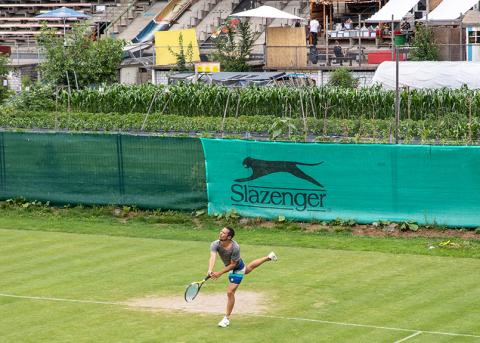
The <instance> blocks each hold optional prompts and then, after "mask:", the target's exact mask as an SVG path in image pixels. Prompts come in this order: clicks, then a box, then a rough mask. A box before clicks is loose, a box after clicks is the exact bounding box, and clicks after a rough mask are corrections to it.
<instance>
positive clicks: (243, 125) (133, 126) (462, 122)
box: [0, 112, 480, 144]
mask: <svg viewBox="0 0 480 343" xmlns="http://www.w3.org/2000/svg"><path fill="white" fill-rule="evenodd" d="M144 119H145V114H142V113H130V114H119V113H110V114H106V113H74V112H71V113H68V112H4V113H3V115H2V116H0V127H3V128H10V129H12V128H13V129H34V130H35V129H49V130H57V131H62V130H68V131H100V132H102V131H112V132H116V131H124V132H127V131H128V132H140V131H142V130H141V127H142V124H143V122H144ZM222 122H223V119H222V118H221V117H185V116H177V115H164V114H159V113H152V114H150V115H149V116H148V120H147V121H146V123H145V127H144V130H143V131H144V132H154V133H167V134H173V135H190V136H212V135H214V134H217V135H220V133H221V132H223V133H224V134H225V135H226V136H229V137H243V138H245V137H247V138H248V137H252V138H264V139H269V138H271V137H272V136H273V133H274V131H277V130H278V131H279V133H280V135H279V136H278V138H277V139H279V140H304V139H305V131H304V130H305V125H304V122H303V120H302V119H301V118H294V119H291V120H285V119H282V118H277V117H275V116H239V117H237V118H235V117H227V118H225V121H224V122H223V124H222ZM305 123H306V129H307V135H308V140H322V141H323V140H326V141H329V140H344V139H345V140H349V141H357V142H372V141H373V142H389V141H391V140H392V139H393V136H394V120H393V119H365V118H357V119H337V118H327V119H326V120H325V119H324V118H317V119H316V118H308V119H307V120H306V122H305ZM289 127H290V134H289V133H288V131H289V130H288V128H289ZM275 135H276V134H275ZM400 139H401V140H403V141H404V142H416V143H456V144H471V143H475V142H479V141H480V118H478V117H475V118H472V120H471V123H470V124H469V118H468V117H467V116H466V115H458V114H455V113H450V114H447V115H445V116H443V117H442V118H440V119H438V118H437V117H436V116H434V115H431V116H429V117H427V118H424V119H423V120H416V121H415V120H403V121H401V123H400Z"/></svg>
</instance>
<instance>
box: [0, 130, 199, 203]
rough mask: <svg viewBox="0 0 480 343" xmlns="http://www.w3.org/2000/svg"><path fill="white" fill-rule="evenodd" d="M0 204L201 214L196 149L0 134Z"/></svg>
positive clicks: (189, 143) (150, 140) (166, 141)
mask: <svg viewBox="0 0 480 343" xmlns="http://www.w3.org/2000/svg"><path fill="white" fill-rule="evenodd" d="M0 197H1V198H3V199H7V198H15V197H24V198H26V199H35V200H40V201H47V200H49V201H51V202H53V203H60V204H128V205H136V206H139V207H145V208H164V209H197V208H201V207H206V205H207V198H206V189H205V160H204V155H203V150H202V145H201V143H200V141H199V140H198V139H189V138H164V137H153V136H133V135H119V134H118V135H117V134H63V133H61V134H60V133H14V132H1V133H0Z"/></svg>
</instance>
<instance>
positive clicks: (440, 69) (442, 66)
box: [371, 62, 480, 89]
mask: <svg viewBox="0 0 480 343" xmlns="http://www.w3.org/2000/svg"><path fill="white" fill-rule="evenodd" d="M478 75H480V63H476V62H400V63H399V84H400V87H410V88H417V89H421V88H429V89H437V88H460V87H462V86H463V85H467V86H468V88H470V89H480V78H479V77H478ZM371 83H372V85H374V84H380V85H382V86H383V87H384V88H386V89H395V62H383V63H382V64H380V65H379V66H378V68H377V71H376V72H375V75H374V76H373V79H372V82H371Z"/></svg>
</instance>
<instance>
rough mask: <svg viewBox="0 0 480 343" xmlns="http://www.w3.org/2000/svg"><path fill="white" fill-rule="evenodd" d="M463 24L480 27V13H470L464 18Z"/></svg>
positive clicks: (475, 11) (474, 11) (473, 11)
mask: <svg viewBox="0 0 480 343" xmlns="http://www.w3.org/2000/svg"><path fill="white" fill-rule="evenodd" d="M463 24H465V25H472V26H480V11H477V10H471V11H468V12H467V13H466V14H465V16H464V17H463Z"/></svg>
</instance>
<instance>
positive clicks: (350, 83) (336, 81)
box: [328, 68, 358, 88]
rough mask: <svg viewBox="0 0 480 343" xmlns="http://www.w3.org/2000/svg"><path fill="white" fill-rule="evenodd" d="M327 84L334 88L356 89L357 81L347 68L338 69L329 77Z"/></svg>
mask: <svg viewBox="0 0 480 343" xmlns="http://www.w3.org/2000/svg"><path fill="white" fill-rule="evenodd" d="M328 84H329V85H330V86H336V87H343V88H356V87H357V85H358V80H357V79H356V78H354V77H353V75H352V73H351V72H350V71H349V70H348V69H347V68H338V69H336V70H335V71H333V72H332V74H331V75H330V80H329V81H328Z"/></svg>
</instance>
